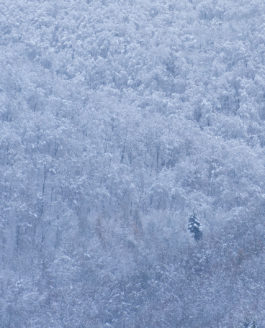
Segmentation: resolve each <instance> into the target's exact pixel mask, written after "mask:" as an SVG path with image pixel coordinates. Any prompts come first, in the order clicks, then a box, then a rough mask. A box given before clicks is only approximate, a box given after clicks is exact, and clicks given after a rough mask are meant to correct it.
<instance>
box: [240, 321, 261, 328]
mask: <svg viewBox="0 0 265 328" xmlns="http://www.w3.org/2000/svg"><path fill="white" fill-rule="evenodd" d="M243 327H244V328H257V327H258V326H257V324H256V321H250V320H246V321H245V322H244V324H243Z"/></svg>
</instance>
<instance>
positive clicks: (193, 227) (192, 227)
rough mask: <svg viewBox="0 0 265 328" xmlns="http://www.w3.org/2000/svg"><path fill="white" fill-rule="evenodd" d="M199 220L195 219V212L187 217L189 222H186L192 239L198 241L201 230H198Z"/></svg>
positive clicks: (200, 236) (200, 237)
mask: <svg viewBox="0 0 265 328" xmlns="http://www.w3.org/2000/svg"><path fill="white" fill-rule="evenodd" d="M200 226H201V224H200V222H199V221H198V220H197V217H196V215H195V214H193V215H192V216H191V217H190V218H189V224H188V230H189V231H190V233H191V234H192V235H193V237H194V239H195V240H196V241H199V240H201V239H202V231H201V230H200Z"/></svg>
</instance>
